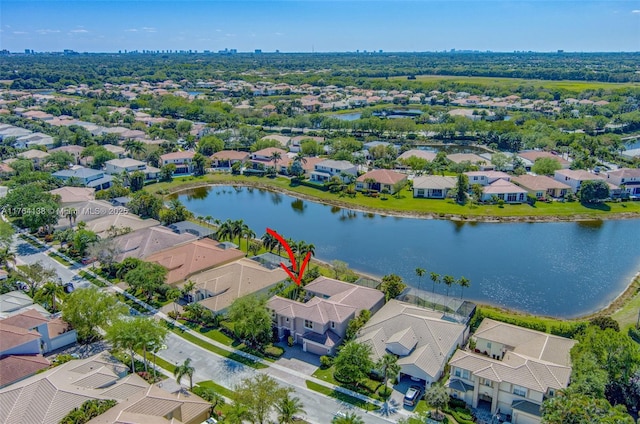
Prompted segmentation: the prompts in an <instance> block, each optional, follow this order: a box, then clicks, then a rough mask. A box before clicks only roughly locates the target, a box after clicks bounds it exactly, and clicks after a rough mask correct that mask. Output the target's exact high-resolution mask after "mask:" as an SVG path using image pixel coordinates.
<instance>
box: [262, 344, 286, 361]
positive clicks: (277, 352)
mask: <svg viewBox="0 0 640 424" xmlns="http://www.w3.org/2000/svg"><path fill="white" fill-rule="evenodd" d="M264 354H265V356H268V357H269V358H273V359H278V358H279V357H281V356H282V355H284V349H283V348H281V347H280V346H273V345H270V346H267V347H266V348H265V349H264Z"/></svg>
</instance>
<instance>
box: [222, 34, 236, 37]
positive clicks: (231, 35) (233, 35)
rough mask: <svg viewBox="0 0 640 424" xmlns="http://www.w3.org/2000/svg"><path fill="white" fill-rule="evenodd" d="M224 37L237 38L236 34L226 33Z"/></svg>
mask: <svg viewBox="0 0 640 424" xmlns="http://www.w3.org/2000/svg"><path fill="white" fill-rule="evenodd" d="M224 36H225V37H235V36H236V35H235V34H230V33H226V34H225V35H224Z"/></svg>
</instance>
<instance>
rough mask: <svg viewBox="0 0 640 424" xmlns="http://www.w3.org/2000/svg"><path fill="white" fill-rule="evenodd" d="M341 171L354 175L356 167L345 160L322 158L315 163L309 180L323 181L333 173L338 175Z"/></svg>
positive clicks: (356, 173) (355, 174)
mask: <svg viewBox="0 0 640 424" xmlns="http://www.w3.org/2000/svg"><path fill="white" fill-rule="evenodd" d="M343 172H344V173H346V174H351V175H353V176H354V177H355V176H357V175H358V167H357V166H356V165H354V164H352V163H351V162H349V161H346V160H333V159H327V160H323V161H322V162H318V163H316V164H315V166H314V171H313V172H312V173H311V181H317V182H324V181H327V180H329V179H331V177H333V176H335V175H337V176H340V174H342V173H343Z"/></svg>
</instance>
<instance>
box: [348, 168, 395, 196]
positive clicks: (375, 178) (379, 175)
mask: <svg viewBox="0 0 640 424" xmlns="http://www.w3.org/2000/svg"><path fill="white" fill-rule="evenodd" d="M406 183H407V175H406V174H401V173H399V172H396V171H392V170H390V169H374V170H373V171H369V172H367V173H366V174H363V175H360V176H359V177H358V178H357V179H356V190H358V191H362V190H373V191H378V192H383V191H386V192H387V193H389V194H394V193H395V192H396V191H399V190H400V189H401V188H402V187H403V186H404V185H406Z"/></svg>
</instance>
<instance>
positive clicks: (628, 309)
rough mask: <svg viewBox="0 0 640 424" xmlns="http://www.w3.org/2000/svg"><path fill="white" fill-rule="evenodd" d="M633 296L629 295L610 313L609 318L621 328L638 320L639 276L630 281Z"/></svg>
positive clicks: (639, 300) (639, 309)
mask: <svg viewBox="0 0 640 424" xmlns="http://www.w3.org/2000/svg"><path fill="white" fill-rule="evenodd" d="M630 289H631V290H633V297H631V298H630V299H629V300H628V301H627V302H625V303H624V305H623V306H622V307H621V308H620V309H618V310H617V311H615V312H614V313H613V314H611V318H613V319H615V320H616V321H618V323H619V324H620V328H621V329H625V332H626V329H628V328H629V327H631V326H632V325H635V324H636V323H637V322H638V313H639V311H640V277H638V278H636V279H635V281H634V282H633V283H632V285H631V287H630Z"/></svg>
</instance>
